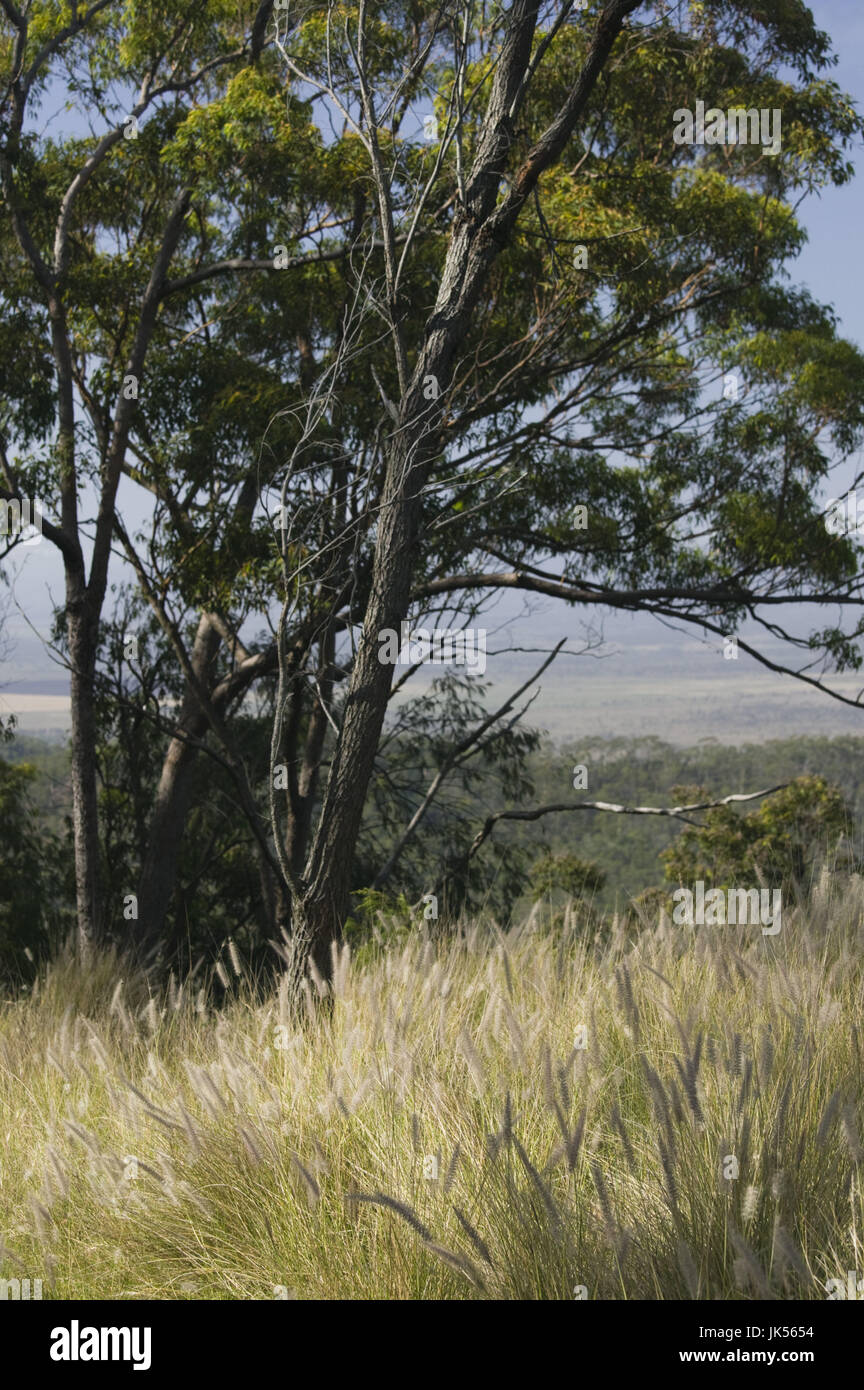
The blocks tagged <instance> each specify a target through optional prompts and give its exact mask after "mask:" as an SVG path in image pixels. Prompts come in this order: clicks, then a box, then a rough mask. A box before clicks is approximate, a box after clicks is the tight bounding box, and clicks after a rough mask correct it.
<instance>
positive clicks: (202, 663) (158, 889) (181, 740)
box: [138, 613, 222, 947]
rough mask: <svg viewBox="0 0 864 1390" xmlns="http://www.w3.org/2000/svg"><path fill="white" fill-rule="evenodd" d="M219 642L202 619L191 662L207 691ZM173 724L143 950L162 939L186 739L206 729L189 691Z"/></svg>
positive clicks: (187, 779) (145, 869)
mask: <svg viewBox="0 0 864 1390" xmlns="http://www.w3.org/2000/svg"><path fill="white" fill-rule="evenodd" d="M221 640H222V639H221V637H220V635H219V633H218V632H217V631H216V629H215V627H214V626H213V624H212V622H211V621H210V618H209V615H208V614H206V613H204V614H202V615H201V618H200V619H199V622H198V629H197V632H196V634H195V642H194V644H193V647H192V652H191V656H190V661H191V664H192V668H193V670H194V672H195V675H196V677H197V678H198V680H199V681H200V682H201V683H202V685H205V686H206V687H207V688H208V689H209V677H210V672H211V668H212V663H213V661H214V659H215V657H216V654H217V652H218V650H219V646H220V643H221ZM178 722H179V725H180V729H181V733H180V734H179V735H177V736H175V737H174V738H172V740H171V742H170V744H169V745H168V751H167V753H166V754H165V760H164V762H163V764H162V774H161V776H160V778H159V786H158V788H157V791H156V800H155V803H154V807H153V814H152V816H151V819H150V831H149V835H148V843H147V854H146V856H145V859H144V863H143V865H142V866H141V875H140V878H139V881H138V913H139V919H138V944H139V945H140V946H143V947H146V946H149V945H151V944H152V943H154V942H156V941H158V940H159V939H160V938H161V937H162V934H163V929H164V925H165V918H166V916H167V914H168V910H169V908H170V906H171V898H172V895H173V893H174V887H175V884H176V881H177V865H178V862H179V857H180V847H181V844H182V840H183V830H184V828H185V825H186V818H187V816H188V814H189V805H190V801H191V796H192V773H193V769H194V765H195V756H196V753H197V751H198V750H197V748H196V747H195V745H194V744H193V743H190V742H189V739H190V738H192V739H201V738H203V737H204V734H205V733H206V731H207V728H208V727H209V726H208V719H207V715H206V714H205V713H204V711H203V710H202V709H201V706H200V704H199V703H198V700H197V698H196V696H195V694H194V692H193V691H192V690H190V689H188V688H187V690H186V694H185V696H184V699H183V705H182V707H181V710H180V718H179V721H178Z"/></svg>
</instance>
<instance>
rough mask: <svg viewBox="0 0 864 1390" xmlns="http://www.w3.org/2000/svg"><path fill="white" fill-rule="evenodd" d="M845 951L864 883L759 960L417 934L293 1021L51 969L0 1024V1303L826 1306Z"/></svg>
mask: <svg viewBox="0 0 864 1390" xmlns="http://www.w3.org/2000/svg"><path fill="white" fill-rule="evenodd" d="M862 924H864V881H862V880H861V879H858V878H852V879H848V878H847V879H845V880H842V886H841V880H839V879H837V880H832V879H830V878H829V877H827V876H826V877H824V878H823V879H822V881H821V882H820V884H819V886H818V887H817V889H816V890H815V892H814V894H813V900H812V903H811V904H810V906H809V907H808V909H807V911H806V914H805V913H803V912H792V913H784V921H783V930H782V933H781V934H780V936H778V937H776V938H771V937H763V936H762V935H761V933H760V932H759V930H758V928H753V927H742V928H735V927H723V928H710V927H709V928H697V929H695V930H694V929H692V928H690V929H688V928H682V927H676V926H673V925H672V924H671V923H670V922H669V921H668V920H667V919H661V921H660V923H659V924H655V925H651V924H647V925H646V926H645V928H644V930H643V931H642V932H641V933H640V934H639V935H638V937H635V936H633V935H632V933H631V934H628V933H626V932H625V931H624V929H623V928H622V927H620V926H619V925H617V924H615V923H613V924H612V927H611V930H610V931H609V933H608V934H607V937H606V938H605V940H599V939H597V940H594V941H589V940H586V939H585V938H584V937H583V936H581V935H580V932H579V930H578V927H577V925H576V922H575V919H574V918H573V917H572V915H571V914H569V912H568V914H567V915H566V916H565V920H564V922H563V925H562V924H561V923H558V924H557V925H549V924H548V923H546V924H545V925H544V923H543V921H542V920H541V914H535V915H534V916H533V918H532V919H530V920H529V921H527V922H526V923H525V925H524V926H523V927H522V928H521V929H519V930H518V931H514V932H510V933H509V934H507V935H506V936H503V935H501V934H500V933H498V932H496V931H495V929H494V928H491V927H483V926H480V925H478V926H476V927H474V928H472V929H471V930H469V931H467V932H465V933H463V934H462V935H461V936H460V937H458V938H456V939H450V940H441V941H430V940H428V939H426V938H425V937H424V936H423V935H422V934H421V933H420V932H418V934H416V935H414V936H411V937H404V936H403V937H402V938H401V939H400V940H397V941H396V942H395V943H394V942H393V941H392V940H391V941H390V943H389V944H388V945H386V946H381V947H372V948H369V947H366V948H364V949H363V952H362V960H361V961H360V962H358V963H355V962H352V961H351V959H350V957H349V953H348V951H347V949H346V950H345V951H343V952H342V953H341V954H340V955H339V957H338V959H337V962H336V969H335V973H334V978H333V983H332V990H330V991H329V994H328V997H327V998H326V999H325V1000H324V1001H323V1002H322V1001H321V1000H320V999H319V994H318V990H319V987H320V986H316V985H315V984H314V982H313V983H311V984H310V983H308V982H307V989H306V994H305V996H304V1002H303V1007H302V1011H301V1014H300V1015H299V1016H298V1015H296V1014H292V1012H291V1009H290V1008H289V1004H290V1001H289V999H288V997H287V993H286V989H285V987H284V986H283V988H282V989H281V990H279V991H277V992H275V993H273V994H272V995H270V996H269V997H267V998H265V999H263V1000H262V997H261V992H260V990H256V988H255V985H254V982H253V981H251V980H249V979H248V978H247V975H246V972H245V968H244V965H243V962H242V960H240V959H239V957H238V955H237V952H236V951H232V953H231V955H232V957H233V958H229V957H228V956H226V961H225V964H224V965H223V966H221V967H220V974H221V976H222V978H223V979H227V980H228V983H229V989H228V990H227V991H221V992H220V997H221V1002H220V1004H219V1006H218V1007H216V1006H215V1005H214V1003H213V999H214V993H213V990H212V989H209V990H205V989H201V988H199V987H198V984H196V985H190V984H189V983H186V984H184V985H182V986H179V985H177V983H176V982H175V981H173V980H172V981H171V982H170V985H169V986H168V988H166V989H165V991H164V993H159V994H150V993H149V990H148V986H147V982H146V980H144V979H143V978H127V979H121V978H119V975H118V971H119V964H118V961H117V959H116V958H115V957H112V956H110V955H103V956H101V957H99V958H98V959H97V960H95V961H91V962H90V963H89V965H88V966H87V967H86V968H85V967H83V966H82V965H81V964H80V963H79V962H77V961H76V960H75V958H74V957H73V956H72V955H69V954H67V955H65V956H64V957H62V958H61V959H59V960H57V961H55V962H54V964H53V965H52V966H51V967H50V968H49V969H48V970H47V972H46V973H45V974H44V975H43V977H42V978H41V979H40V981H39V983H38V985H37V987H36V988H35V989H34V990H33V992H32V994H30V995H29V996H25V997H23V998H20V999H16V1000H14V1001H8V1002H6V1003H4V1004H3V1005H2V1006H0V1139H2V1144H0V1164H2V1167H0V1236H2V1241H3V1245H2V1247H0V1274H2V1276H3V1277H5V1278H14V1277H18V1278H24V1277H25V1276H26V1277H30V1278H31V1279H34V1278H40V1277H41V1278H42V1279H43V1284H44V1294H43V1296H44V1297H55V1298H61V1299H62V1298H75V1299H82V1298H113V1299H139V1298H172V1299H185V1298H188V1299H204V1298H206V1299H268V1298H274V1297H275V1298H280V1297H288V1298H292V1297H296V1298H303V1299H308V1298H312V1299H317V1298H321V1299H335V1298H338V1299H355V1298H356V1299H370V1298H371V1299H474V1298H478V1299H482V1298H495V1299H572V1298H573V1297H574V1296H578V1295H579V1294H580V1291H581V1289H584V1291H585V1292H584V1296H587V1297H588V1298H592V1299H627V1298H630V1299H687V1298H700V1299H754V1298H756V1299H758V1298H767V1297H774V1298H776V1297H780V1298H783V1297H789V1298H793V1297H794V1298H801V1297H804V1298H813V1299H824V1298H825V1297H826V1292H825V1287H824V1285H825V1282H826V1280H827V1279H829V1278H834V1277H839V1278H842V1279H843V1280H844V1283H845V1277H846V1271H847V1270H850V1269H854V1270H857V1271H858V1274H859V1278H860V1277H861V1275H862V1274H864V1249H862V1231H864V1210H862V1197H861V1161H862V1157H864V1153H862V1147H861V1142H860V1139H859V1127H860V1123H861V1115H862V1089H864V1067H862V1039H861V1035H860V1019H861V999H862V973H864V951H862V944H864V942H862V934H864V925H862ZM226 970H227V971H228V972H229V973H227V974H226ZM199 983H200V982H199ZM213 983H214V982H213V981H211V984H213ZM580 1030H584V1032H583V1033H582V1034H581V1035H580ZM580 1036H582V1037H584V1040H585V1042H586V1044H587V1045H586V1046H584V1047H582V1048H579V1047H574V1040H576V1039H578V1038H579V1037H580ZM724 1170H725V1173H726V1176H724ZM736 1172H737V1176H734V1174H735V1173H736Z"/></svg>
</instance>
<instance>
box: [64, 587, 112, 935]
mask: <svg viewBox="0 0 864 1390" xmlns="http://www.w3.org/2000/svg"><path fill="white" fill-rule="evenodd" d="M66 611H67V636H68V642H69V660H70V664H71V667H72V671H71V677H70V700H71V713H72V737H71V776H72V833H73V844H74V856H75V888H76V903H77V913H78V941H79V945H80V947H81V949H82V951H83V952H84V953H86V952H87V951H88V950H89V948H90V946H91V945H92V944H93V943H95V942H97V941H98V940H99V939H100V937H101V936H102V934H103V932H104V928H105V914H104V910H103V904H102V902H101V897H100V891H99V888H100V885H99V879H100V874H99V810H98V808H99V801H98V795H97V789H96V756H95V753H96V719H95V712H94V708H93V703H94V702H93V683H94V678H95V672H96V650H97V640H98V632H97V629H98V622H97V621H96V620H95V619H94V617H93V614H92V613H91V611H90V606H89V604H88V603H87V600H86V597H85V595H84V594H83V593H82V592H81V588H80V586H79V585H77V584H75V581H74V579H72V578H67V609H66Z"/></svg>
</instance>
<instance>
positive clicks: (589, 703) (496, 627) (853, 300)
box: [0, 0, 864, 742]
mask: <svg viewBox="0 0 864 1390" xmlns="http://www.w3.org/2000/svg"><path fill="white" fill-rule="evenodd" d="M811 9H812V11H813V14H814V16H815V18H816V21H817V23H818V24H819V25H820V27H822V28H823V29H825V30H827V32H828V33H829V34H830V35H831V38H832V40H833V46H834V50H835V52H836V54H837V55H838V58H839V62H838V64H837V66H836V68H835V69H834V70H833V71H832V73H831V74H830V75H831V77H832V78H833V79H834V80H836V81H837V82H838V83H839V85H840V86H841V87H842V88H843V89H844V90H845V91H847V92H849V93H850V94H851V95H852V97H853V98H854V99H855V100H856V101H857V102H858V104H859V105H864V70H862V61H861V55H862V53H864V5H862V3H861V0H812V3H811ZM852 159H853V162H854V163H855V165H856V166H857V168H858V169H859V171H860V172H859V173H858V175H857V176H856V178H854V179H853V180H852V181H851V183H849V184H847V185H846V186H845V187H843V188H839V189H835V188H829V189H826V190H824V191H823V192H822V193H821V194H820V195H819V196H814V197H811V198H809V199H808V200H807V202H806V203H805V204H804V206H803V208H802V209H801V211H800V213H799V217H800V219H801V221H802V223H803V225H804V226H805V227H806V229H807V231H808V235H809V241H808V244H807V246H806V247H805V249H804V250H803V252H802V254H801V255H800V256H799V257H798V259H797V261H795V262H793V263H791V265H790V270H791V273H792V278H793V280H794V281H795V282H796V283H799V284H803V285H806V286H807V287H808V288H809V289H810V291H811V292H812V294H813V296H814V298H815V299H816V300H818V301H820V302H823V303H827V304H831V305H833V307H834V309H835V311H836V312H837V314H838V317H839V320H840V327H841V331H842V332H843V334H844V335H845V336H846V337H848V338H851V339H852V340H853V341H856V342H857V343H859V344H861V343H864V275H862V273H861V259H862V244H864V238H862V227H864V150H862V149H856V150H854V151H853V153H852ZM11 568H12V570H13V572H17V574H16V578H15V585H14V591H13V592H14V595H17V596H18V597H19V598H20V601H21V604H20V609H17V608H16V606H15V604H14V603H12V605H11V606H10V607H8V608H7V612H6V622H5V636H6V642H5V648H6V650H5V652H0V714H8V713H10V712H15V713H16V714H17V716H18V719H19V725H20V727H21V729H22V731H25V732H27V731H29V732H37V731H48V730H54V729H63V728H65V727H67V726H68V702H67V700H66V698H65V690H66V686H67V680H66V676H65V673H64V671H63V670H62V668H60V667H58V666H57V665H55V664H54V662H53V661H52V659H51V657H50V655H49V654H48V653H47V652H46V650H45V647H44V644H43V642H42V641H41V640H40V634H41V636H45V635H47V634H48V632H49V630H50V623H51V613H52V606H53V603H52V596H53V600H55V601H56V600H59V599H60V598H61V597H62V592H63V576H62V567H61V565H60V562H59V558H58V555H57V552H56V551H55V549H54V547H53V546H51V545H50V544H49V543H48V542H45V541H43V542H42V544H40V545H38V546H34V547H32V548H29V549H28V550H27V551H26V552H25V553H24V554H23V555H21V554H20V552H19V553H18V557H16V559H15V561H14V564H13V565H12V567H11ZM115 577H116V576H115ZM2 598H3V595H2V592H0V602H2ZM24 608H26V613H27V616H26V618H25V616H24V614H23V612H22V611H21V609H24ZM584 622H585V615H583V614H580V613H579V612H578V611H576V610H574V609H570V608H564V607H563V606H562V605H560V604H556V603H554V602H553V601H551V600H549V601H540V600H536V601H532V602H531V603H530V605H527V606H526V605H525V604H524V603H523V602H522V600H520V599H519V598H517V597H515V596H512V595H507V596H506V598H504V599H502V600H501V601H500V602H499V603H498V604H497V605H496V608H495V611H494V617H493V619H492V620H491V621H490V623H489V632H488V636H487V647H488V651H489V652H490V654H491V653H493V652H496V651H500V650H501V649H502V648H505V647H507V646H508V645H509V646H516V647H524V648H532V649H538V648H543V649H548V648H549V647H550V646H553V645H554V644H555V643H556V642H557V641H559V640H560V638H561V637H563V636H567V637H568V638H569V639H570V641H569V643H568V645H569V647H570V648H571V650H572V651H574V652H577V651H579V650H580V649H582V648H583V647H584V645H585V637H586V634H585V629H584ZM592 623H593V624H594V631H593V633H592V634H591V637H592V641H593V643H594V646H593V649H592V651H591V652H590V654H588V655H570V656H562V657H559V658H558V660H557V661H556V663H555V664H554V665H553V667H552V668H551V669H550V670H549V671H548V672H547V673H546V674H545V676H544V677H543V680H542V683H541V685H542V688H541V689H540V691H539V693H538V695H537V697H536V699H535V701H534V703H533V704H532V706H531V711H530V721H531V722H532V723H535V724H538V725H540V726H541V727H544V728H545V729H547V731H548V732H549V733H550V734H551V735H552V736H554V737H555V738H558V739H562V740H565V739H571V738H578V737H580V736H583V735H585V734H586V733H590V734H602V735H610V736H611V735H614V734H616V733H625V734H634V733H642V734H656V735H659V736H660V737H664V738H669V739H672V740H673V741H677V742H696V741H697V740H698V739H700V738H702V739H704V738H712V739H713V738H717V739H719V740H721V741H727V742H745V741H748V740H751V739H754V738H764V737H767V736H773V735H776V734H780V733H782V734H789V735H791V734H795V733H811V732H820V733H830V734H835V733H841V732H852V733H855V732H861V733H864V711H862V712H860V713H859V712H857V711H854V710H850V709H848V708H844V707H843V706H841V705H839V704H838V703H837V702H835V701H831V700H829V699H828V698H827V697H826V696H824V695H820V694H819V693H813V692H810V691H808V690H806V689H805V688H804V687H802V685H801V684H800V683H799V682H795V681H792V680H791V679H789V678H783V677H778V676H775V675H773V674H772V673H770V672H768V671H766V670H765V669H764V668H762V667H760V666H759V665H758V664H757V663H755V662H754V661H752V660H751V659H750V658H748V657H747V656H746V655H745V654H741V655H740V656H739V659H738V661H728V660H724V657H723V653H722V644H721V643H719V642H706V641H704V640H700V639H699V638H697V637H696V636H695V635H694V634H693V633H681V632H677V631H671V630H670V629H669V628H667V627H666V626H664V625H662V624H661V623H659V622H658V621H657V620H656V619H653V618H650V617H646V616H644V615H641V616H635V615H626V614H614V613H612V614H607V615H604V616H602V618H600V620H599V622H598V617H597V615H593V616H592ZM599 638H602V645H600V646H597V645H596V643H597V641H598V639H599ZM541 660H542V654H541V653H540V652H539V651H536V650H533V651H531V650H529V651H523V652H521V653H511V654H508V655H506V656H497V657H496V656H493V655H490V657H489V658H488V665H487V676H488V677H489V678H490V679H491V680H493V681H494V690H493V692H492V695H493V698H496V699H497V698H500V697H503V696H504V695H505V694H507V693H509V692H510V690H511V689H514V688H515V687H516V686H518V685H519V684H520V682H521V681H522V680H524V679H525V678H526V676H527V675H528V674H529V673H530V672H531V670H532V669H534V667H536V666H538V665H539V664H540V662H541ZM430 674H432V673H430ZM859 679H860V678H855V677H852V676H848V677H843V678H837V684H838V686H839V687H842V688H843V689H844V690H845V691H846V692H847V693H850V694H851V693H857V690H858V686H859Z"/></svg>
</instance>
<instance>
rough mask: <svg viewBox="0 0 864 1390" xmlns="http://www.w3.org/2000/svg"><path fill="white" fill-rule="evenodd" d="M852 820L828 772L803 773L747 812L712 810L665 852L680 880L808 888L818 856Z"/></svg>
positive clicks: (669, 871)
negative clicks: (818, 773) (830, 783)
mask: <svg viewBox="0 0 864 1390" xmlns="http://www.w3.org/2000/svg"><path fill="white" fill-rule="evenodd" d="M683 790H684V789H682V791H683ZM690 790H692V789H690ZM850 826H851V815H850V811H849V808H848V806H847V805H846V803H845V801H844V798H843V795H842V793H841V792H839V791H838V790H837V788H836V787H831V786H829V785H828V783H827V782H826V781H825V779H824V777H812V776H811V777H798V778H796V779H795V781H794V782H792V783H790V785H789V786H788V787H784V788H783V790H782V791H778V792H775V793H774V795H773V796H769V797H766V799H765V800H764V801H763V803H762V805H761V806H760V807H759V808H758V809H757V810H755V811H748V812H747V813H746V814H745V815H739V814H738V813H737V812H736V811H735V810H733V808H732V807H731V806H718V807H715V808H714V809H712V810H710V811H708V812H706V814H705V818H704V821H703V823H702V824H701V825H698V826H691V827H689V828H688V829H687V830H684V831H683V832H682V833H681V835H680V836H679V837H678V839H677V840H676V841H675V843H674V844H673V845H672V846H671V848H669V849H667V850H664V851H663V853H662V855H661V856H660V857H661V859H662V860H663V862H664V864H665V870H666V878H667V879H670V880H672V881H673V882H675V883H682V884H686V883H694V882H696V881H697V880H699V879H701V880H702V881H703V882H704V883H705V884H711V885H712V886H716V887H720V888H727V887H729V886H731V885H734V884H736V883H743V882H745V881H747V882H750V883H753V882H761V881H763V880H764V881H765V882H766V883H772V884H775V885H777V884H781V883H782V884H783V885H784V886H788V887H790V888H794V889H795V890H797V891H798V892H804V891H806V889H807V887H808V886H809V880H810V877H811V875H812V871H813V868H814V866H815V865H816V863H817V861H818V860H819V859H820V858H821V859H824V858H826V857H827V856H829V855H830V854H831V853H832V851H833V850H835V849H836V847H837V843H838V841H839V840H840V839H841V837H842V836H844V835H845V834H847V833H848V831H849V829H850Z"/></svg>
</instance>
